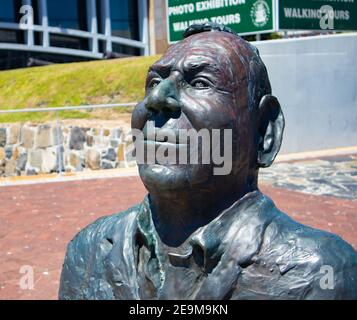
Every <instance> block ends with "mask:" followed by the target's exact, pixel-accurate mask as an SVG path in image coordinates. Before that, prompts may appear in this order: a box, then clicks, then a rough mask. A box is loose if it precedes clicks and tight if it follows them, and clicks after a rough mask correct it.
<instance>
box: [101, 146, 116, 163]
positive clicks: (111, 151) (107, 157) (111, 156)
mask: <svg viewBox="0 0 357 320" xmlns="http://www.w3.org/2000/svg"><path fill="white" fill-rule="evenodd" d="M116 157H117V154H116V152H115V150H114V149H113V148H109V149H108V150H107V151H106V152H105V154H104V156H103V159H105V160H110V161H115V159H116Z"/></svg>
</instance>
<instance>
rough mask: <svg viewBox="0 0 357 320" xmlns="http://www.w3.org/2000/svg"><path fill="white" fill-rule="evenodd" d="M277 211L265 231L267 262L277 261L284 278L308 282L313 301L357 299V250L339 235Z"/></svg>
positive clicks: (264, 250)
mask: <svg viewBox="0 0 357 320" xmlns="http://www.w3.org/2000/svg"><path fill="white" fill-rule="evenodd" d="M276 211H277V214H276V216H275V218H274V219H273V221H272V222H271V223H270V224H269V226H268V227H267V229H266V230H265V236H264V243H263V248H264V249H263V250H262V251H263V252H264V253H263V255H265V257H266V259H268V260H271V261H274V263H275V264H276V265H277V267H278V269H279V272H280V273H281V275H282V276H284V275H286V277H287V278H294V279H300V280H301V281H303V282H305V283H306V285H307V288H309V289H308V290H310V291H309V293H308V297H309V298H312V299H314V298H327V299H328V298H333V299H338V298H344V299H346V298H352V299H357V290H356V288H357V253H356V251H355V250H354V249H353V247H352V246H351V245H350V244H348V243H347V242H346V241H344V240H343V239H342V238H341V237H339V236H337V235H335V234H332V233H330V232H327V231H323V230H319V229H315V228H311V227H308V226H306V225H303V224H300V223H298V222H296V221H294V220H293V219H291V218H290V217H289V216H287V215H286V214H285V213H283V212H281V211H279V210H278V209H276ZM329 277H330V278H329ZM329 281H330V283H329ZM303 282H302V283H303ZM332 287H333V289H332ZM324 288H325V289H324Z"/></svg>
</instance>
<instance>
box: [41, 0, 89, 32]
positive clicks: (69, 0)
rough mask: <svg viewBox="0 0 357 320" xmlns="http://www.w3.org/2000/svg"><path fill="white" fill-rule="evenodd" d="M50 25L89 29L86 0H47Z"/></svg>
mask: <svg viewBox="0 0 357 320" xmlns="http://www.w3.org/2000/svg"><path fill="white" fill-rule="evenodd" d="M47 14H48V21H49V25H50V26H53V27H59V28H67V29H79V30H87V21H86V1H85V0H61V1H58V0H47Z"/></svg>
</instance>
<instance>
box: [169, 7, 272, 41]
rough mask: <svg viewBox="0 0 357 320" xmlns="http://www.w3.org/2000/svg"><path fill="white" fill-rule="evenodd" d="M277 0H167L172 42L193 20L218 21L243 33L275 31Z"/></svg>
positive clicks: (180, 35) (194, 22)
mask: <svg viewBox="0 0 357 320" xmlns="http://www.w3.org/2000/svg"><path fill="white" fill-rule="evenodd" d="M273 3H274V0H208V1H199V0H191V1H190V0H167V19H168V21H167V24H168V39H169V42H175V41H178V40H181V39H182V33H183V32H184V31H185V29H186V28H187V27H188V26H190V25H191V24H197V23H204V22H208V21H210V22H216V23H219V24H223V25H226V26H227V27H230V28H231V29H233V30H235V31H236V32H238V34H240V35H247V34H257V33H265V32H272V31H274V13H275V10H274V6H273Z"/></svg>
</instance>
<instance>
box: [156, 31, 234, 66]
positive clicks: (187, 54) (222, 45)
mask: <svg viewBox="0 0 357 320" xmlns="http://www.w3.org/2000/svg"><path fill="white" fill-rule="evenodd" d="M157 63H158V64H164V65H170V66H171V67H176V66H185V65H188V64H200V63H208V64H212V65H215V66H217V68H222V69H223V70H224V69H232V68H233V66H238V65H237V64H240V59H239V57H238V56H237V52H236V51H235V50H234V48H233V47H232V46H231V45H230V44H229V42H228V41H227V39H225V38H224V37H218V36H213V35H210V36H206V35H205V34H204V33H202V34H199V35H195V36H192V37H189V38H187V39H184V40H183V41H180V42H179V43H176V44H174V45H172V46H171V47H170V48H169V49H168V51H167V52H166V54H165V55H164V56H163V57H162V58H161V59H160V60H159V61H158V62H157Z"/></svg>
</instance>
